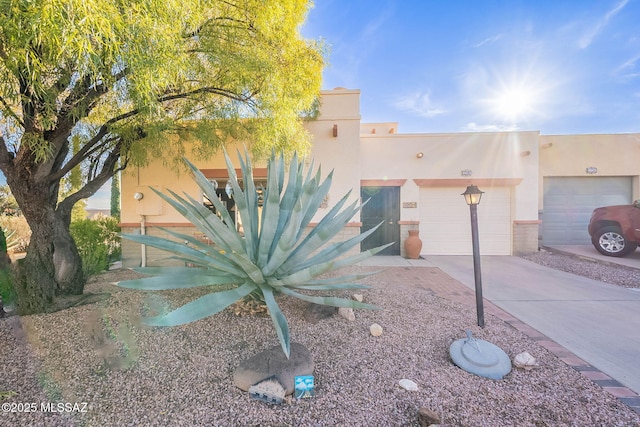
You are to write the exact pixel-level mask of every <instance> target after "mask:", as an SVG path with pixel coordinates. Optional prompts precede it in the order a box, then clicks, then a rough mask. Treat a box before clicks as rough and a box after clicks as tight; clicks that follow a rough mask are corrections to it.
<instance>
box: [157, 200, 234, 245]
mask: <svg viewBox="0 0 640 427" xmlns="http://www.w3.org/2000/svg"><path fill="white" fill-rule="evenodd" d="M167 191H168V192H170V193H171V194H172V195H173V197H175V198H176V199H177V200H179V201H180V202H181V203H182V204H183V205H184V208H185V210H186V213H184V214H183V216H185V217H186V218H187V219H188V220H190V221H191V222H192V223H193V224H194V225H196V227H198V229H200V230H202V231H203V232H204V233H205V234H206V235H207V236H208V237H209V238H210V239H211V240H212V241H214V242H216V243H217V244H218V245H220V246H222V247H223V248H224V249H225V250H227V251H236V252H245V242H244V240H243V239H242V238H241V237H240V235H238V232H237V231H236V230H235V228H233V227H229V226H228V225H226V224H225V223H224V222H222V220H221V219H220V218H218V216H217V215H215V214H214V213H213V212H211V211H210V210H209V209H207V208H206V207H205V206H204V205H203V204H202V203H200V202H198V201H196V200H194V199H193V198H191V196H189V195H188V194H187V195H186V197H187V198H188V200H185V199H183V198H182V197H180V196H179V195H177V194H175V193H174V192H172V191H171V190H167ZM214 224H217V226H214Z"/></svg>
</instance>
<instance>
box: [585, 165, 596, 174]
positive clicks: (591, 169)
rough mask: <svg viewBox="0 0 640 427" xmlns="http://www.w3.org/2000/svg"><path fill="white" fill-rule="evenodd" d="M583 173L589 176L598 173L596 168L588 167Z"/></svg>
mask: <svg viewBox="0 0 640 427" xmlns="http://www.w3.org/2000/svg"><path fill="white" fill-rule="evenodd" d="M585 172H586V173H588V174H589V175H593V174H594V173H598V168H597V167H595V166H589V167H588V168H586V169H585Z"/></svg>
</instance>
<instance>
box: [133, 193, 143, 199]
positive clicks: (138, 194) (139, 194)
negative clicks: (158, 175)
mask: <svg viewBox="0 0 640 427" xmlns="http://www.w3.org/2000/svg"><path fill="white" fill-rule="evenodd" d="M133 198H134V199H136V200H142V199H143V198H144V194H142V193H139V192H137V193H133Z"/></svg>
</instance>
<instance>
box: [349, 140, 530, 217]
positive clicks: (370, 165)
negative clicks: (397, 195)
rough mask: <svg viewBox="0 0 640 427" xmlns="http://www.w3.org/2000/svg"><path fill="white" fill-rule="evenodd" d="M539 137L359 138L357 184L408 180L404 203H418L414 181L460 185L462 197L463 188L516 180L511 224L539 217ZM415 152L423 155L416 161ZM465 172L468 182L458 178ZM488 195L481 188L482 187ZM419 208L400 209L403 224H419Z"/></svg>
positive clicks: (402, 191)
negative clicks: (481, 181) (484, 181)
mask: <svg viewBox="0 0 640 427" xmlns="http://www.w3.org/2000/svg"><path fill="white" fill-rule="evenodd" d="M538 138H539V133H538V132H495V133H456V134H396V135H389V134H384V133H382V132H378V131H376V133H366V134H365V133H363V134H362V135H361V137H360V140H361V145H362V147H361V150H360V168H361V174H362V175H361V179H364V180H368V179H371V180H378V179H382V180H387V179H388V180H391V179H401V178H402V179H407V181H406V183H405V184H404V185H403V186H402V188H401V200H402V201H403V202H414V201H415V202H417V201H418V200H419V187H418V185H417V184H416V183H415V182H414V179H443V180H445V179H446V180H459V181H460V188H461V192H462V191H464V189H465V188H466V186H467V185H468V183H473V182H474V180H479V179H486V178H507V179H511V178H514V179H516V178H517V179H520V180H521V181H520V183H519V184H518V185H517V186H515V189H514V192H515V197H513V206H512V209H513V212H512V213H513V215H512V217H513V218H514V220H535V219H537V218H538V211H537V207H536V195H537V194H538V177H537V170H538ZM418 153H423V156H422V157H421V158H418V157H417V154H418ZM462 170H470V171H471V173H472V175H471V177H462V176H461V171H462ZM481 189H482V190H484V191H487V189H486V188H481ZM419 215H420V212H419V208H418V209H414V208H402V210H401V220H402V221H417V220H419Z"/></svg>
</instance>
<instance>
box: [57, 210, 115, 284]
mask: <svg viewBox="0 0 640 427" xmlns="http://www.w3.org/2000/svg"><path fill="white" fill-rule="evenodd" d="M69 231H70V232H71V235H72V236H73V240H74V241H75V242H76V246H77V247H78V252H79V253H80V257H81V258H82V270H83V272H84V275H85V277H89V276H92V275H94V274H96V273H99V272H101V271H104V270H106V269H107V268H109V264H110V263H111V262H113V261H115V260H116V259H119V258H120V251H121V249H120V237H119V236H118V231H119V227H118V222H117V220H116V219H115V218H111V217H102V218H98V219H94V220H91V219H81V220H77V221H73V222H72V223H71V225H70V227H69Z"/></svg>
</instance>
